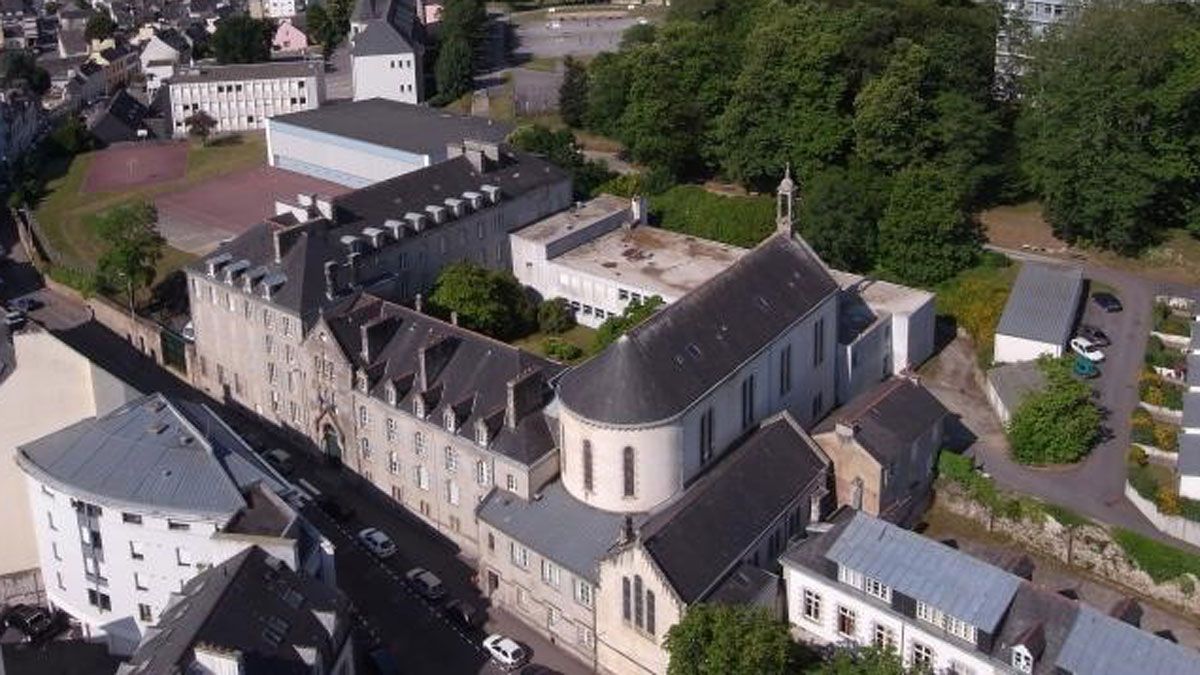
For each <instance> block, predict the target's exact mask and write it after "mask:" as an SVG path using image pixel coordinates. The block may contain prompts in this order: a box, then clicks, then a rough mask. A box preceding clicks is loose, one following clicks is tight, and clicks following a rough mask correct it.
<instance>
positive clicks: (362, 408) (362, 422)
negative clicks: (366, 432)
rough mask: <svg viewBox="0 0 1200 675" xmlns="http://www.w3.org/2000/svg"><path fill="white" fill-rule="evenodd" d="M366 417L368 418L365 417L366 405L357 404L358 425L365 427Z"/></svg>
mask: <svg viewBox="0 0 1200 675" xmlns="http://www.w3.org/2000/svg"><path fill="white" fill-rule="evenodd" d="M367 419H368V418H367V406H365V405H360V406H358V426H360V427H366V426H367Z"/></svg>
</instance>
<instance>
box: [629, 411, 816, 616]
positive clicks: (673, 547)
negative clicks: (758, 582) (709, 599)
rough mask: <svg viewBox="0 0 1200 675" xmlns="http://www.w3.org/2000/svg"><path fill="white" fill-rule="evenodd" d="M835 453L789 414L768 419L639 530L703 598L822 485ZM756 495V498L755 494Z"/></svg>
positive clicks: (658, 558)
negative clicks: (787, 512)
mask: <svg viewBox="0 0 1200 675" xmlns="http://www.w3.org/2000/svg"><path fill="white" fill-rule="evenodd" d="M827 467H828V460H827V459H826V458H825V455H824V454H823V453H822V452H821V451H820V449H819V448H817V446H816V444H815V443H814V442H813V440H812V439H811V438H809V436H808V434H806V433H804V431H802V430H801V429H800V428H799V426H798V425H797V424H796V423H795V421H794V420H792V419H791V417H790V416H788V415H786V414H784V415H777V416H776V417H774V418H771V419H769V420H767V421H765V422H763V423H762V425H760V426H759V427H758V428H757V429H755V430H754V431H753V432H752V433H751V434H750V435H749V436H747V437H745V438H744V439H742V441H741V442H740V443H739V444H738V445H737V446H735V447H734V448H733V449H732V450H730V451H729V452H728V453H727V454H726V455H725V456H724V457H723V458H722V459H721V460H720V461H718V462H717V464H716V466H714V467H713V468H712V469H711V470H710V471H709V472H708V473H707V474H705V475H704V476H702V477H701V478H700V479H699V480H697V481H696V482H695V483H693V484H692V485H690V486H689V487H688V488H687V490H686V491H685V492H684V493H683V495H682V496H681V497H680V498H679V499H677V500H676V501H674V502H671V503H670V504H669V505H668V506H666V507H665V508H663V509H662V510H660V511H658V512H656V513H654V514H652V515H651V516H650V517H649V518H648V519H647V520H646V522H645V523H643V524H642V526H641V527H640V528H639V530H638V535H639V537H640V538H641V541H642V546H643V547H644V548H645V550H646V552H647V553H648V554H649V555H650V557H652V558H653V559H654V561H655V562H656V563H658V566H659V568H660V569H661V570H662V571H663V573H664V574H665V575H666V576H667V579H668V580H669V581H670V582H671V585H672V587H673V588H674V589H675V592H676V593H678V594H679V597H680V598H682V599H683V601H684V602H687V603H691V602H696V601H699V600H703V599H704V598H705V596H706V593H708V592H710V591H712V590H713V589H714V587H715V585H716V584H718V583H719V582H721V581H722V580H723V576H724V575H725V574H727V573H728V571H729V570H730V569H731V568H732V566H733V565H734V564H735V563H737V562H738V558H739V556H741V555H743V554H744V553H745V551H746V549H747V548H748V547H749V546H750V544H752V543H753V542H754V540H755V539H757V538H758V537H760V536H762V534H763V532H764V531H765V530H766V529H767V527H768V525H770V524H771V523H772V522H773V521H774V520H775V519H776V518H778V517H779V516H780V515H781V514H783V513H784V511H785V510H786V509H787V508H788V505H789V504H791V503H793V502H794V501H796V500H797V499H799V500H800V501H801V502H802V504H801V509H802V511H803V513H804V514H805V515H807V513H808V508H809V503H808V500H807V499H805V498H803V495H804V494H805V493H806V492H814V491H816V490H818V489H820V488H823V487H824V485H825V482H824V481H825V480H826V475H827V474H826V470H827ZM748 495H753V496H754V498H753V499H748V498H747V496H748Z"/></svg>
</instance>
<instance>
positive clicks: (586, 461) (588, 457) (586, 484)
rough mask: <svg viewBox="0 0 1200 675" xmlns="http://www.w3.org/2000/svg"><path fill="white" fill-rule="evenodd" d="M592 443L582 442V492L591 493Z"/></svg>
mask: <svg viewBox="0 0 1200 675" xmlns="http://www.w3.org/2000/svg"><path fill="white" fill-rule="evenodd" d="M592 476H593V474H592V442H591V441H584V442H583V491H584V492H591V491H592V486H593V483H592V480H593V479H592Z"/></svg>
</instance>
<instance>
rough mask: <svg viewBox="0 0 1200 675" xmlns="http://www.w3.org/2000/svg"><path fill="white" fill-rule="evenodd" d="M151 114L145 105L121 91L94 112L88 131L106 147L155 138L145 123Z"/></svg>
mask: <svg viewBox="0 0 1200 675" xmlns="http://www.w3.org/2000/svg"><path fill="white" fill-rule="evenodd" d="M149 112H150V111H149V109H148V108H147V107H146V105H145V104H144V103H142V102H141V101H139V100H137V99H136V98H134V97H133V95H132V94H130V93H129V92H128V91H125V90H124V89H121V90H119V91H117V93H116V94H115V95H113V97H112V98H110V99H109V100H108V102H107V104H105V105H103V106H101V107H99V108H97V109H96V110H94V111H92V114H91V115H90V116H89V117H88V122H87V125H88V130H89V131H91V133H92V136H94V137H95V138H96V139H97V140H99V141H100V142H101V143H103V144H104V145H111V144H113V143H123V142H127V141H138V140H145V139H148V138H151V137H153V134H152V133H151V131H150V129H149V127H148V126H147V125H146V122H145V120H146V117H147V116H148V115H149Z"/></svg>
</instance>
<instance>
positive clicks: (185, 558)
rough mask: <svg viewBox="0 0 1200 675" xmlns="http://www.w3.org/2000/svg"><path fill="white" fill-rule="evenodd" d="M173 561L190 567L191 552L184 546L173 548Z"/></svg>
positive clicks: (181, 565)
mask: <svg viewBox="0 0 1200 675" xmlns="http://www.w3.org/2000/svg"><path fill="white" fill-rule="evenodd" d="M175 562H176V563H177V564H178V565H179V566H180V567H191V566H192V554H191V553H190V552H189V551H188V550H187V549H186V548H183V547H176V548H175Z"/></svg>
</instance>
